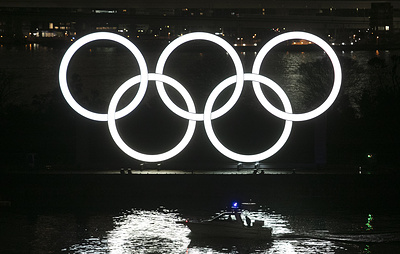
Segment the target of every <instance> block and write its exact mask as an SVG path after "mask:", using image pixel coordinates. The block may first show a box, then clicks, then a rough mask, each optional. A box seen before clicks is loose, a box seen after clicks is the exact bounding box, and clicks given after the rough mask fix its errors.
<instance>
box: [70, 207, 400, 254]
mask: <svg viewBox="0 0 400 254" xmlns="http://www.w3.org/2000/svg"><path fill="white" fill-rule="evenodd" d="M244 214H246V215H248V216H249V217H251V218H252V220H253V221H254V220H255V219H257V220H263V221H264V223H265V226H267V227H272V228H273V236H272V239H271V240H270V241H253V240H241V239H223V238H197V237H193V236H191V235H190V230H189V229H188V228H186V226H184V225H182V224H177V223H176V221H179V220H184V219H186V218H198V215H197V217H196V216H194V215H191V214H190V213H189V214H185V215H183V214H181V213H179V212H178V211H177V210H167V209H165V208H160V209H157V210H138V209H132V210H128V211H125V212H123V213H121V215H119V216H115V217H113V228H112V229H111V230H107V231H105V232H98V234H97V236H96V237H93V236H90V237H87V238H85V239H83V240H81V241H80V242H77V243H75V244H72V245H71V246H69V247H67V248H63V249H62V252H64V253H165V254H167V253H191V254H198V253H199V254H200V253H205V254H209V253H213V254H214V253H215V254H219V253H375V252H371V251H370V248H371V246H370V243H371V244H374V242H375V243H376V242H379V241H384V240H385V239H382V237H385V234H381V233H379V232H376V234H375V233H374V234H366V232H365V231H364V229H363V228H360V229H359V230H358V229H357V230H358V231H357V232H348V233H347V234H343V233H340V234H339V233H336V232H334V230H333V229H331V228H330V225H324V226H321V225H319V227H320V228H317V226H318V223H320V222H321V220H323V218H320V219H318V218H317V219H316V220H315V221H313V220H311V221H310V220H309V217H308V216H303V215H301V216H300V215H299V216H294V217H296V218H293V216H284V215H282V214H278V213H275V212H273V211H257V212H249V211H245V212H244ZM335 220H336V219H330V221H327V224H335V223H336V222H335ZM340 220H341V219H339V220H338V221H340ZM352 220H353V219H352ZM291 221H293V225H291ZM360 221H361V219H360ZM342 223H343V225H344V224H346V222H344V221H342ZM339 224H340V223H339ZM355 224H356V223H355ZM355 224H351V223H350V225H349V224H348V225H347V226H348V227H349V228H353V227H354V226H355ZM362 225H363V224H362ZM341 226H342V225H341ZM343 230H346V229H343ZM396 234H397V236H396ZM390 235H391V236H390V237H391V238H392V239H386V240H391V241H393V242H396V241H398V240H399V235H398V233H395V234H390ZM386 237H387V236H386ZM393 237H394V238H393ZM383 247H386V246H385V245H384V246H383ZM397 247H398V246H397ZM372 248H374V246H372ZM388 248H389V249H392V250H393V246H389V247H388Z"/></svg>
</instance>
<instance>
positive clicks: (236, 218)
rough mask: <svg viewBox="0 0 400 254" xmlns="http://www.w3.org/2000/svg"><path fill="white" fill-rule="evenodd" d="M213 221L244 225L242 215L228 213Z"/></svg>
mask: <svg viewBox="0 0 400 254" xmlns="http://www.w3.org/2000/svg"><path fill="white" fill-rule="evenodd" d="M211 221H231V222H240V223H242V222H243V221H242V218H241V217H240V213H233V212H226V213H221V214H219V215H218V216H216V217H214V218H213V219H211Z"/></svg>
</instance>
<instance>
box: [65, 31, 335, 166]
mask: <svg viewBox="0 0 400 254" xmlns="http://www.w3.org/2000/svg"><path fill="white" fill-rule="evenodd" d="M103 39H104V40H112V41H115V42H118V43H121V44H122V45H124V46H125V47H126V48H128V49H129V51H130V52H131V53H132V54H133V55H134V56H135V57H136V59H137V61H138V63H139V69H140V75H137V76H135V77H133V78H131V79H129V80H128V81H126V82H125V83H123V84H122V85H121V86H120V87H119V88H118V89H117V91H116V92H115V94H114V95H113V97H112V99H111V101H110V105H109V107H108V112H107V114H99V113H94V112H91V111H89V110H87V109H85V108H83V107H82V106H80V105H79V104H78V103H77V102H76V101H75V100H74V98H73V97H72V95H71V93H70V91H69V89H68V84H67V78H66V76H67V69H68V65H69V62H70V60H71V58H72V56H73V55H74V54H75V52H76V51H77V50H78V49H79V48H80V47H82V46H83V45H85V44H87V43H89V42H91V41H95V40H103ZM291 39H306V40H309V41H312V42H314V43H315V44H317V45H319V46H320V47H321V48H322V49H323V50H324V51H325V52H326V53H327V54H328V56H329V57H330V59H331V62H332V64H333V68H334V74H335V77H334V84H333V88H332V91H331V94H330V95H329V96H328V98H327V100H326V101H325V102H324V103H322V105H321V106H320V107H318V108H316V109H314V110H312V111H310V112H308V113H303V114H293V112H292V107H291V105H290V101H289V98H288V97H287V95H286V94H285V92H284V91H283V90H282V88H280V87H279V86H278V85H277V84H276V83H275V82H274V81H272V80H271V79H269V78H267V77H264V76H262V75H259V71H260V67H261V63H262V61H263V59H264V57H265V56H266V55H267V53H268V52H269V50H270V49H272V48H273V47H274V46H275V45H277V44H279V43H281V42H283V41H286V40H291ZM192 40H208V41H211V42H214V43H216V44H218V45H219V46H221V47H222V48H223V49H225V50H226V51H227V52H228V54H229V55H230V56H231V58H232V60H233V62H234V65H235V69H236V75H234V76H231V77H229V78H227V79H225V80H224V81H222V82H221V83H220V84H218V85H217V86H216V87H215V88H214V89H213V91H212V92H211V94H210V96H209V97H208V99H207V101H206V105H205V108H204V113H203V114H199V113H196V108H195V105H194V102H193V99H192V97H191V96H190V94H189V92H188V91H187V90H186V89H185V88H184V87H183V86H182V85H181V84H180V83H179V82H178V81H176V80H175V79H173V78H171V77H168V76H166V75H163V74H162V72H163V69H164V65H165V62H166V60H167V58H168V56H169V55H170V54H171V53H172V52H173V51H174V50H175V49H176V48H177V47H178V46H180V45H181V44H183V43H185V42H188V41H192ZM59 80H60V87H61V91H62V93H63V95H64V97H65V99H66V101H67V102H68V104H70V106H71V107H72V108H73V109H74V110H75V111H76V112H78V113H79V114H81V115H82V116H84V117H87V118H89V119H92V120H96V121H107V123H108V127H109V130H110V133H111V136H112V138H113V140H114V141H115V143H116V144H117V146H118V147H119V148H120V149H121V150H122V151H123V152H125V153H126V154H128V155H129V156H131V157H132V158H135V159H138V160H141V161H147V162H158V161H163V160H167V159H170V158H172V157H174V156H175V155H177V154H178V153H180V152H181V151H182V150H183V149H184V148H185V147H186V146H187V144H188V143H189V141H190V140H191V138H192V137H193V134H194V130H195V126H196V121H202V120H203V121H204V127H205V130H206V133H207V136H208V138H209V139H210V142H211V143H212V144H213V145H214V147H215V148H216V149H217V150H218V151H220V152H221V153H222V154H224V155H225V156H226V157H228V158H231V159H233V160H237V161H242V162H256V161H262V160H264V159H266V158H269V157H270V156H272V155H274V154H275V153H276V152H278V151H279V149H281V148H282V146H283V145H284V144H285V143H286V141H287V139H288V138H289V135H290V132H291V129H292V125H293V123H292V121H304V120H309V119H312V118H315V117H317V116H318V115H320V114H322V113H323V112H325V111H326V110H327V109H328V108H329V107H330V106H331V105H332V103H333V102H334V100H335V99H336V97H337V95H338V93H339V90H340V85H341V80H342V73H341V67H340V63H339V60H338V58H337V56H336V54H335V52H334V51H333V50H332V48H330V46H329V45H328V44H327V43H325V42H324V41H323V40H322V39H320V38H318V37H317V36H315V35H312V34H308V33H304V32H289V33H285V34H282V35H279V36H277V37H275V38H274V39H272V40H271V41H269V42H268V43H267V44H266V45H265V46H264V47H263V48H262V49H261V51H260V52H259V54H258V55H257V57H256V59H255V61H254V65H253V73H244V71H243V66H242V63H241V61H240V58H239V56H238V54H237V53H236V51H235V50H234V49H233V47H232V46H230V45H229V44H228V43H227V42H226V41H224V40H223V39H222V38H220V37H218V36H215V35H212V34H208V33H200V32H199V33H191V34H186V35H183V36H181V37H179V38H178V39H176V40H175V41H173V42H172V43H171V44H170V45H169V46H167V47H166V48H165V50H164V51H163V52H162V54H161V56H160V58H159V60H158V62H157V66H156V73H148V71H147V65H146V62H145V60H144V58H143V56H142V54H141V52H140V51H139V50H138V49H137V47H136V46H135V45H133V44H132V43H131V42H130V41H129V40H127V39H125V38H124V37H122V36H119V35H116V34H112V33H106V32H100V33H94V34H89V35H87V36H84V37H82V38H81V39H79V40H78V41H76V42H75V43H74V44H73V45H72V46H71V47H70V48H69V49H68V50H67V52H66V53H65V55H64V57H63V59H62V61H61V65H60V73H59ZM148 80H152V81H156V88H157V91H158V93H159V94H160V97H161V99H162V100H163V102H164V103H165V104H166V105H167V107H168V108H169V109H170V110H171V111H173V112H174V113H175V114H177V115H179V116H180V117H182V118H185V119H187V120H189V123H188V128H187V130H186V133H185V135H184V137H183V138H182V140H181V141H180V142H179V143H178V145H176V146H175V147H174V148H172V149H171V150H169V151H167V152H164V153H161V154H156V155H149V154H143V153H140V152H137V151H135V150H133V149H132V148H130V147H129V146H128V145H126V143H125V142H124V141H123V140H122V138H121V136H120V135H119V133H118V130H117V127H116V122H115V120H116V119H119V118H121V117H123V116H125V115H127V114H129V113H130V112H131V111H133V110H134V109H135V108H136V107H137V106H138V105H139V103H140V102H141V101H142V99H143V97H144V95H145V92H146V90H147V86H148V84H147V83H148ZM244 80H246V81H252V82H253V89H254V92H255V94H256V97H257V99H258V100H259V101H260V103H261V104H262V105H263V107H264V108H265V109H267V110H268V111H269V112H271V113H272V114H273V115H275V116H277V117H278V118H281V119H283V120H285V126H284V129H283V132H282V135H281V137H280V138H279V139H278V141H277V142H276V143H275V144H274V145H273V146H272V147H271V148H269V149H267V150H266V151H264V152H261V153H259V154H253V155H243V154H238V153H235V152H233V151H231V150H229V149H228V148H226V147H225V146H224V145H222V143H221V142H220V141H219V140H218V138H217V137H216V135H215V133H214V131H213V128H212V124H211V120H213V119H215V118H217V117H220V116H222V115H224V114H225V113H227V112H228V111H229V110H230V109H231V108H232V107H233V106H234V105H235V104H236V102H237V101H238V99H239V97H240V94H241V92H242V90H243V86H244ZM138 83H140V85H139V89H138V92H137V94H136V96H135V97H134V98H133V100H132V101H131V102H130V103H129V104H128V106H126V107H125V108H123V109H121V110H120V111H116V108H117V105H118V102H119V100H120V99H121V97H122V95H123V94H124V93H125V92H126V91H127V90H128V89H129V88H131V87H132V86H134V85H136V84H138ZM164 83H167V84H169V85H170V86H172V87H173V88H175V89H176V90H177V91H178V92H179V93H180V94H181V96H182V97H183V99H184V100H185V103H186V105H187V108H188V111H185V110H183V109H181V108H179V107H178V106H177V105H175V104H174V103H173V102H172V100H171V99H170V98H169V97H168V95H167V93H166V91H165V88H164ZM233 83H236V86H235V89H234V92H233V94H232V96H231V98H230V99H229V100H228V102H227V103H226V104H225V105H223V106H222V107H221V108H219V109H218V110H216V111H214V112H212V108H213V105H214V102H215V100H216V98H217V97H218V95H219V94H220V93H221V92H222V91H223V90H224V89H226V88H227V87H228V86H230V85H232V84H233ZM260 83H262V84H264V85H267V86H268V87H270V88H271V89H272V90H273V91H274V92H275V93H276V94H277V95H278V96H279V98H280V100H281V101H282V103H283V107H284V111H281V110H279V109H277V108H275V107H274V106H273V105H272V104H271V103H269V102H268V100H267V99H266V98H265V96H264V94H263V92H262V90H261V86H260Z"/></svg>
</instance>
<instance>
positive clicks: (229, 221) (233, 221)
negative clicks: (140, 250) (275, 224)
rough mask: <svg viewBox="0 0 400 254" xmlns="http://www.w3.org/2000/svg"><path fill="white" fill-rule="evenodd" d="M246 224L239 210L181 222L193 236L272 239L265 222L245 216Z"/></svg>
mask: <svg viewBox="0 0 400 254" xmlns="http://www.w3.org/2000/svg"><path fill="white" fill-rule="evenodd" d="M245 221H246V223H244V221H243V219H242V214H241V213H240V211H238V210H235V209H234V210H232V211H231V212H223V213H221V214H219V215H218V216H216V217H214V218H212V219H210V220H203V221H190V220H186V221H181V222H178V223H182V224H184V225H186V226H188V228H189V229H190V230H191V235H192V236H202V237H227V238H246V239H259V240H260V239H264V240H269V239H271V234H272V228H269V227H264V221H260V220H255V221H254V222H253V223H252V222H251V219H250V218H249V217H247V216H245Z"/></svg>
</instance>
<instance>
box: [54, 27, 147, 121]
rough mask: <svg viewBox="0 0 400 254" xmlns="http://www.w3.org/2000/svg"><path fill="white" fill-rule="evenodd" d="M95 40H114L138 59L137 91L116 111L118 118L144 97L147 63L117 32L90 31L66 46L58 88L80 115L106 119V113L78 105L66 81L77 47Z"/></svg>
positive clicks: (96, 119)
mask: <svg viewBox="0 0 400 254" xmlns="http://www.w3.org/2000/svg"><path fill="white" fill-rule="evenodd" d="M96 40H110V41H115V42H118V43H120V44H122V45H123V46H125V47H126V48H127V49H128V50H129V51H130V52H131V53H132V54H133V56H135V57H136V60H137V61H138V64H139V69H140V73H141V76H140V77H141V80H140V86H139V89H138V92H137V94H136V96H135V98H134V99H133V100H132V101H131V103H129V104H128V105H127V106H126V107H125V108H123V109H121V110H120V111H118V112H116V116H115V118H117V119H119V118H121V117H124V116H126V115H127V114H129V113H130V112H132V111H133V110H134V109H135V108H136V107H137V105H138V104H139V103H140V102H141V100H142V99H143V97H144V94H145V93H146V90H147V83H148V82H147V74H148V71H147V65H146V61H145V60H144V57H143V55H142V53H141V52H140V50H139V49H138V48H137V47H136V46H135V45H134V44H132V42H130V41H129V40H128V39H126V38H124V37H122V36H119V35H117V34H113V33H107V32H99V33H92V34H89V35H86V36H84V37H82V38H80V39H79V40H77V41H76V42H75V43H74V44H72V45H71V47H69V48H68V50H67V52H65V54H64V57H63V59H62V60H61V64H60V71H59V75H58V79H59V82H60V88H61V92H62V94H63V95H64V98H65V100H66V101H67V102H68V104H69V105H70V106H71V107H72V108H73V109H74V110H75V111H76V112H77V113H79V114H80V115H82V116H84V117H86V118H89V119H92V120H95V121H107V114H99V113H95V112H92V111H89V110H87V109H85V108H83V107H82V106H81V105H79V104H78V103H77V102H76V101H75V99H74V97H72V95H71V92H70V90H69V88H68V82H67V70H68V65H69V62H70V61H71V58H72V57H73V55H74V54H75V52H76V51H78V49H80V48H81V47H82V46H83V45H85V44H87V43H89V42H92V41H96Z"/></svg>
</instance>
